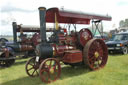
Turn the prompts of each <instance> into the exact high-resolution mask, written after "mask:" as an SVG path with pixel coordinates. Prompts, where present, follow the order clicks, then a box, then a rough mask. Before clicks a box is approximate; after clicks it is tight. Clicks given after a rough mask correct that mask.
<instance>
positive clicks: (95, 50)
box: [83, 39, 108, 70]
mask: <svg viewBox="0 0 128 85" xmlns="http://www.w3.org/2000/svg"><path fill="white" fill-rule="evenodd" d="M83 57H84V63H85V66H86V67H89V68H90V69H92V70H97V69H100V68H102V67H104V66H105V65H106V63H107V59H108V51H107V46H106V45H105V43H104V41H102V40H100V39H91V40H90V41H88V43H87V44H86V45H85V47H84V50H83Z"/></svg>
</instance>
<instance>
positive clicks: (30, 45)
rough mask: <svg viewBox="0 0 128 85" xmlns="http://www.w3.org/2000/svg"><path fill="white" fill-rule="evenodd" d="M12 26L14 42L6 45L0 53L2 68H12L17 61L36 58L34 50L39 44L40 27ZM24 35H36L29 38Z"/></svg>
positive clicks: (14, 24)
mask: <svg viewBox="0 0 128 85" xmlns="http://www.w3.org/2000/svg"><path fill="white" fill-rule="evenodd" d="M12 26H13V42H7V43H5V45H3V46H2V48H1V52H0V66H2V67H8V66H11V65H12V64H13V63H14V62H15V59H21V58H26V57H28V56H35V51H34V49H35V47H36V45H37V44H38V43H39V42H38V39H40V35H39V32H40V30H39V27H38V26H30V25H29V26H28V25H17V23H16V22H13V24H12ZM24 33H32V34H33V33H34V34H33V35H32V34H31V36H29V37H28V35H27V34H24ZM18 36H19V37H18ZM16 56H18V57H16Z"/></svg>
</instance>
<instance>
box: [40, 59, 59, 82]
mask: <svg viewBox="0 0 128 85" xmlns="http://www.w3.org/2000/svg"><path fill="white" fill-rule="evenodd" d="M60 74H61V67H60V62H59V61H58V60H57V59H55V58H47V59H45V60H44V61H43V62H42V63H41V65H40V67H39V76H40V79H41V80H42V81H43V82H45V83H50V82H53V81H55V80H56V79H58V78H59V77H60Z"/></svg>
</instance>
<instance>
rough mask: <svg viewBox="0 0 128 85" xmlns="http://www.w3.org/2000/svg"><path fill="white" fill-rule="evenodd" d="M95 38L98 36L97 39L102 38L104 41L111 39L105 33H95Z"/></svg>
mask: <svg viewBox="0 0 128 85" xmlns="http://www.w3.org/2000/svg"><path fill="white" fill-rule="evenodd" d="M94 38H96V39H101V40H103V41H104V42H107V41H108V40H109V37H108V35H103V36H101V35H95V36H94Z"/></svg>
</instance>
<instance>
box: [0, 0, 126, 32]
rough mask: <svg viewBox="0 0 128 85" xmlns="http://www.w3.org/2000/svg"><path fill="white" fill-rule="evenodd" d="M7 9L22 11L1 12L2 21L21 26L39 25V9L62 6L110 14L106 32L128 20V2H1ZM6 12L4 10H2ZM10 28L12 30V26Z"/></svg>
mask: <svg viewBox="0 0 128 85" xmlns="http://www.w3.org/2000/svg"><path fill="white" fill-rule="evenodd" d="M5 6H7V7H6V9H7V8H8V7H10V8H8V9H11V8H12V7H13V8H16V9H21V10H19V11H9V12H6V13H3V12H1V13H0V16H2V18H0V21H1V20H6V19H9V18H11V19H9V20H10V22H12V21H13V19H12V18H14V20H16V21H17V22H18V23H19V24H20V23H22V24H30V25H31V24H36V25H38V24H39V13H38V7H39V6H45V7H47V8H50V7H59V8H61V7H62V6H63V7H64V8H67V9H71V10H79V11H83V12H91V13H96V14H109V15H111V16H112V21H111V22H104V30H106V31H108V30H110V29H112V25H113V24H116V27H118V23H119V21H120V20H122V19H125V18H128V16H127V15H128V12H127V9H128V1H127V0H0V8H4V7H5ZM2 10H4V9H2ZM23 10H26V11H28V10H30V11H33V10H35V12H30V13H27V12H25V11H23ZM9 27H10V28H12V26H11V24H9ZM1 28H2V29H3V32H2V33H6V30H4V28H5V26H2V25H0V30H1Z"/></svg>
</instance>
